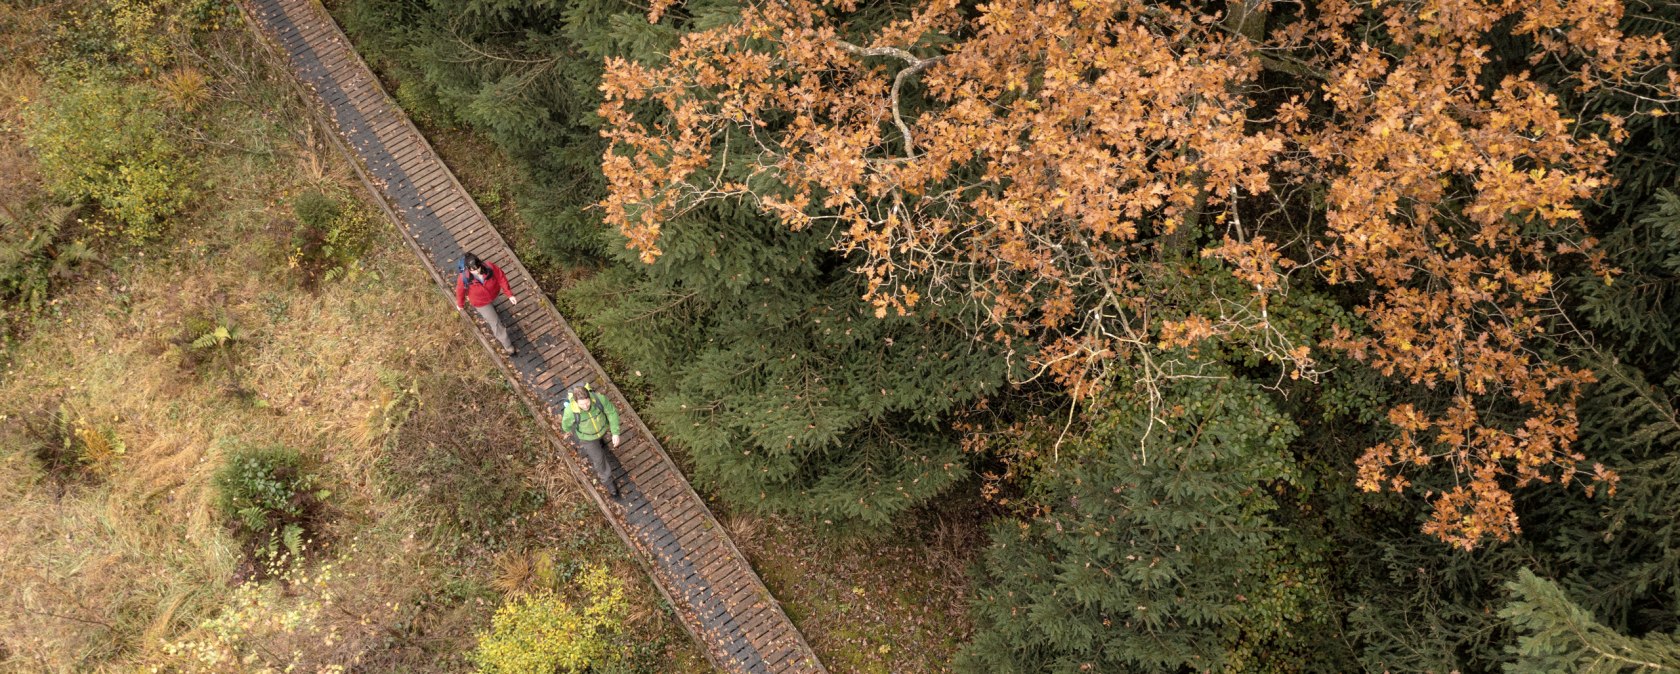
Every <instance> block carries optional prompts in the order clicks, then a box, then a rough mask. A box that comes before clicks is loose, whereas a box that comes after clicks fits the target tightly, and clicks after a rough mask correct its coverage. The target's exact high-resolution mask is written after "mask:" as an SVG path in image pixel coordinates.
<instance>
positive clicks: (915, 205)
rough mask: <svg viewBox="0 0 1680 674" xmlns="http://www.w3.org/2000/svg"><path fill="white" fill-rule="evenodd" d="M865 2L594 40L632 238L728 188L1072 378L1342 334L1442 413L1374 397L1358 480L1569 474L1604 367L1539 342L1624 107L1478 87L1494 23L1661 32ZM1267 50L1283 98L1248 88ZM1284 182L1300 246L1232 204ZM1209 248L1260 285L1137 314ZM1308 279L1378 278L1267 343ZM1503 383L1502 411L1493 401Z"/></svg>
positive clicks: (1470, 535) (1450, 507)
mask: <svg viewBox="0 0 1680 674" xmlns="http://www.w3.org/2000/svg"><path fill="white" fill-rule="evenodd" d="M669 7H670V3H659V4H656V5H655V6H654V7H653V8H652V10H651V13H650V18H653V19H657V18H658V17H659V16H660V15H661V14H662V13H664V12H666V11H667V10H668V8H669ZM1291 7H1294V6H1293V5H1292V6H1291ZM857 9H858V8H857V6H856V3H855V2H849V1H840V2H816V1H813V0H770V1H760V2H752V3H749V4H748V5H747V6H746V7H745V8H744V9H743V12H742V16H741V19H740V21H739V22H736V23H732V24H729V25H725V26H719V27H714V28H710V29H707V30H700V31H695V32H690V33H687V34H685V35H684V36H683V38H682V40H681V42H680V44H679V45H678V46H677V47H676V48H675V49H673V50H672V51H671V52H670V53H669V54H668V57H667V58H666V59H665V60H663V61H661V62H660V63H659V64H658V65H648V64H640V63H634V62H630V61H626V60H617V59H615V60H611V61H609V63H608V68H607V73H606V77H605V79H604V82H603V85H602V88H603V91H604V92H605V94H606V96H605V98H606V101H605V103H604V104H603V105H602V107H601V109H600V113H601V115H602V117H603V119H604V120H605V122H606V125H605V131H604V134H605V135H606V137H607V139H608V140H609V142H610V147H609V149H608V151H607V153H606V155H605V156H604V158H603V170H604V172H605V174H606V177H607V179H608V181H609V185H610V192H609V194H608V196H607V197H606V199H605V200H604V201H603V202H602V204H601V205H602V207H603V209H604V211H605V213H606V219H607V221H608V222H609V223H611V224H613V225H615V226H617V227H618V228H619V229H620V230H621V231H622V232H623V233H624V234H625V235H626V236H627V237H628V238H629V240H630V245H631V246H633V247H634V248H636V249H637V250H639V251H641V253H642V255H643V258H644V259H646V260H652V259H654V258H655V257H657V256H658V255H659V253H660V249H659V240H660V232H661V229H662V228H663V227H665V226H667V225H668V224H671V223H673V222H675V221H678V219H680V218H681V217H682V215H683V214H684V213H685V212H687V211H688V210H689V209H691V208H693V207H695V206H697V205H700V204H703V203H705V202H707V201H711V200H719V199H738V200H746V201H747V202H749V203H752V204H754V205H755V206H756V207H757V208H758V209H759V210H761V211H762V212H764V213H766V214H769V215H772V216H774V217H776V218H778V219H779V220H780V221H781V222H782V223H784V224H785V225H786V226H788V227H790V228H794V229H804V228H809V227H822V228H827V229H828V230H831V231H832V232H834V236H835V239H836V241H837V242H838V244H837V247H838V248H839V249H840V250H841V251H843V252H846V253H849V254H851V259H853V260H856V271H857V272H858V273H859V274H861V275H862V277H863V279H864V280H865V299H866V300H867V301H869V302H871V303H873V304H874V306H875V307H876V310H877V313H879V314H882V315H884V314H885V313H887V312H889V311H911V310H913V308H914V307H915V305H916V304H917V303H918V302H921V301H928V300H931V301H970V302H973V303H974V304H975V305H976V306H980V307H983V308H984V309H985V314H986V319H987V326H986V327H985V330H987V331H989V333H990V334H992V335H994V336H995V337H996V338H998V339H1000V340H1003V341H1005V342H1006V343H1009V344H1012V345H1013V344H1016V343H1017V341H1019V340H1026V341H1027V342H1029V343H1030V344H1029V345H1028V348H1023V349H1021V352H1022V353H1025V354H1027V355H1026V356H1024V357H1025V358H1026V359H1027V364H1028V366H1029V370H1031V371H1035V372H1039V373H1046V374H1048V375H1049V376H1051V377H1053V378H1055V380H1056V381H1058V382H1060V383H1061V384H1062V385H1063V386H1065V387H1066V388H1067V389H1068V390H1069V391H1070V393H1071V394H1072V395H1073V396H1075V397H1076V398H1084V397H1088V396H1090V395H1091V394H1093V393H1095V392H1096V391H1097V390H1098V389H1100V387H1101V386H1103V385H1104V383H1105V382H1108V381H1110V380H1111V379H1112V377H1110V376H1109V374H1108V371H1109V368H1111V367H1116V366H1123V367H1128V368H1136V369H1138V370H1139V371H1140V372H1142V374H1141V376H1139V377H1136V379H1138V380H1140V381H1144V382H1152V381H1160V380H1163V379H1167V378H1171V377H1173V376H1175V367H1176V365H1175V362H1174V361H1172V359H1171V358H1170V357H1167V356H1164V355H1163V354H1164V353H1165V352H1166V351H1167V350H1168V349H1172V348H1176V347H1182V346H1187V345H1190V344H1193V343H1195V342H1197V341H1201V340H1205V339H1208V338H1212V337H1216V336H1221V335H1234V334H1244V335H1250V336H1252V335H1261V336H1262V338H1260V339H1252V340H1249V341H1248V342H1245V343H1252V344H1254V345H1255V348H1258V349H1260V350H1262V351H1263V352H1264V353H1263V355H1265V356H1266V357H1268V358H1270V359H1272V360H1273V361H1274V362H1278V363H1280V364H1281V365H1282V366H1283V367H1284V368H1285V370H1287V371H1290V372H1291V373H1292V374H1295V375H1300V374H1308V375H1310V374H1311V373H1312V372H1313V371H1314V370H1313V368H1314V365H1315V359H1314V357H1313V355H1312V352H1313V350H1314V349H1315V348H1330V349H1336V350H1339V351H1341V352H1344V353H1347V354H1350V355H1352V356H1353V357H1355V358H1358V359H1360V360H1363V361H1366V362H1368V363H1370V364H1371V365H1372V366H1373V367H1375V368H1377V369H1378V370H1380V371H1381V372H1383V373H1385V374H1387V375H1389V376H1392V377H1395V378H1399V379H1402V380H1404V381H1406V382H1410V383H1412V384H1417V385H1422V386H1426V387H1429V388H1431V389H1444V391H1445V392H1446V395H1445V396H1444V400H1446V401H1448V402H1447V403H1446V404H1445V405H1443V406H1442V409H1438V410H1430V411H1424V410H1418V409H1416V408H1413V407H1409V406H1402V407H1399V408H1396V409H1395V410H1394V411H1393V413H1392V414H1391V415H1390V420H1391V422H1392V423H1393V424H1394V426H1395V428H1396V429H1397V431H1398V433H1397V435H1396V437H1395V438H1394V439H1392V440H1390V441H1388V442H1384V443H1381V444H1379V445H1377V446H1376V447H1373V448H1371V449H1370V451H1369V452H1367V453H1366V455H1365V456H1364V458H1362V459H1361V460H1360V462H1359V484H1360V486H1361V487H1363V488H1365V489H1369V490H1380V489H1385V488H1393V489H1404V488H1406V487H1407V486H1408V485H1409V481H1408V478H1407V477H1406V475H1407V474H1408V473H1411V472H1413V471H1416V470H1422V468H1421V466H1423V465H1425V464H1430V463H1435V462H1438V461H1444V462H1446V463H1447V464H1448V465H1449V466H1450V468H1451V470H1452V471H1453V472H1454V473H1455V474H1456V475H1459V476H1461V478H1462V479H1461V480H1460V486H1458V487H1455V488H1454V489H1452V490H1450V491H1448V492H1446V493H1443V494H1431V495H1430V496H1431V497H1432V498H1433V500H1434V505H1435V513H1434V518H1433V519H1432V520H1431V522H1430V523H1429V525H1428V526H1427V527H1426V528H1427V530H1429V531H1430V532H1431V533H1433V534H1435V535H1437V536H1440V537H1441V538H1443V539H1444V540H1447V541H1449V542H1452V543H1454V544H1456V545H1459V546H1462V547H1471V546H1473V545H1475V544H1476V543H1477V542H1478V541H1481V540H1483V539H1485V538H1487V537H1494V538H1505V537H1508V536H1509V535H1510V534H1512V533H1514V532H1516V531H1517V530H1518V526H1517V522H1516V520H1515V516H1514V514H1512V511H1511V494H1510V491H1509V490H1510V489H1512V488H1515V487H1520V486H1522V485H1525V484H1528V483H1530V482H1533V481H1536V480H1551V479H1560V480H1562V481H1565V482H1568V481H1570V480H1571V479H1573V478H1574V477H1575V475H1576V474H1577V472H1578V470H1579V468H1578V465H1579V463H1580V462H1581V461H1583V460H1584V458H1583V457H1581V456H1580V455H1579V454H1578V453H1575V452H1573V451H1572V450H1570V445H1571V442H1572V441H1573V440H1574V436H1575V433H1576V422H1575V412H1574V405H1575V401H1576V399H1577V397H1578V396H1579V391H1580V387H1581V386H1582V385H1584V384H1586V383H1588V382H1590V381H1591V379H1592V375H1591V373H1590V372H1587V371H1585V370H1581V369H1579V368H1574V367H1571V366H1568V365H1566V364H1562V363H1558V362H1553V361H1548V360H1546V359H1545V358H1543V357H1541V355H1540V347H1541V346H1542V345H1543V344H1544V343H1545V342H1546V340H1549V339H1553V338H1554V337H1553V336H1551V335H1548V334H1547V332H1546V329H1547V324H1548V320H1547V319H1548V316H1550V315H1553V314H1555V313H1556V312H1557V308H1556V305H1555V300H1554V298H1553V295H1552V290H1553V285H1554V283H1555V281H1556V279H1555V276H1554V274H1553V271H1552V264H1553V258H1554V256H1558V255H1564V254H1578V253H1585V254H1587V255H1589V256H1591V255H1595V253H1594V252H1593V251H1592V241H1591V240H1590V238H1588V237H1586V236H1585V234H1584V232H1583V229H1582V227H1581V225H1580V223H1579V221H1578V217H1579V212H1578V211H1577V210H1576V204H1578V203H1580V202H1581V201H1582V200H1584V199H1588V198H1591V197H1592V195H1593V194H1594V192H1595V190H1597V189H1598V188H1600V187H1601V186H1602V185H1603V182H1604V180H1605V170H1604V166H1605V161H1606V159H1607V158H1608V157H1609V156H1610V155H1611V153H1612V142H1614V141H1615V140H1617V139H1616V138H1614V137H1613V136H1614V132H1615V130H1616V129H1617V128H1618V127H1617V126H1615V123H1614V120H1612V122H1611V125H1610V127H1609V128H1610V129H1611V130H1612V137H1610V138H1603V137H1599V136H1598V135H1595V134H1593V133H1590V132H1588V131H1586V130H1585V129H1584V128H1583V125H1582V123H1581V121H1580V120H1576V119H1572V118H1570V117H1569V116H1568V115H1567V113H1566V111H1564V110H1562V109H1561V108H1560V106H1559V103H1558V99H1557V97H1556V95H1555V94H1554V93H1552V92H1549V91H1548V90H1547V89H1546V87H1545V86H1543V85H1542V84H1540V83H1539V82H1538V81H1536V80H1535V79H1533V78H1532V77H1530V76H1529V75H1528V74H1526V73H1520V72H1519V73H1516V74H1511V75H1505V76H1503V77H1502V78H1501V79H1498V80H1497V81H1494V82H1490V81H1488V80H1489V76H1488V74H1489V73H1490V72H1494V71H1493V70H1492V67H1493V65H1494V59H1493V57H1492V56H1490V55H1489V48H1488V47H1487V46H1486V45H1487V43H1488V41H1489V38H1490V36H1492V35H1494V34H1495V33H1498V32H1506V33H1511V32H1514V33H1515V34H1516V35H1517V36H1518V37H1523V38H1525V39H1529V40H1531V42H1532V45H1533V53H1532V55H1531V56H1532V58H1533V59H1534V60H1536V61H1538V60H1540V59H1555V60H1559V61H1563V62H1567V63H1569V64H1571V66H1572V67H1575V68H1577V69H1578V72H1577V75H1576V80H1577V83H1578V84H1579V85H1580V86H1583V87H1596V86H1626V87H1633V86H1641V83H1642V82H1647V81H1650V80H1651V78H1652V74H1653V73H1654V72H1657V71H1658V70H1660V68H1661V65H1662V59H1663V58H1665V57H1666V55H1667V46H1666V45H1664V44H1663V43H1662V42H1661V41H1660V40H1657V39H1652V38H1642V37H1630V36H1626V35H1622V34H1621V33H1620V32H1619V31H1618V30H1617V29H1616V25H1617V23H1618V21H1619V19H1620V12H1621V6H1620V3H1618V2H1615V1H1614V0H1509V1H1503V2H1491V1H1486V0H1415V1H1408V2H1380V1H1379V2H1365V3H1354V2H1348V1H1346V0H1331V1H1328V2H1321V3H1316V4H1315V5H1314V6H1313V7H1312V8H1311V11H1310V12H1308V11H1300V10H1299V9H1297V10H1295V11H1291V12H1289V13H1288V16H1287V17H1285V18H1281V19H1278V20H1276V21H1271V22H1269V21H1268V16H1269V14H1268V13H1269V12H1271V11H1273V9H1274V8H1273V7H1272V5H1271V4H1270V3H1267V2H1257V3H1252V4H1245V3H1241V2H1237V1H1232V2H1229V3H1227V10H1228V11H1227V12H1225V13H1211V14H1202V13H1198V12H1195V11H1190V10H1185V9H1179V8H1174V7H1170V6H1163V5H1157V4H1152V3H1147V2H1142V1H1140V0H1129V1H1128V0H1121V1H1097V0H1075V1H1072V2H1034V1H1031V0H996V1H994V2H990V3H986V4H984V5H981V6H980V7H979V8H978V9H977V10H971V9H968V8H965V7H964V6H963V5H961V4H959V3H957V2H954V1H951V0H925V1H923V2H919V3H916V4H915V5H914V6H913V8H912V9H913V11H909V12H907V13H905V14H903V15H902V16H900V18H898V19H896V20H894V21H892V22H890V23H888V24H887V25H885V26H881V27H879V28H877V29H873V30H869V31H867V32H861V31H858V30H856V29H854V28H852V27H851V24H850V23H849V19H850V18H851V17H853V15H854V13H855V12H856V11H857ZM1268 23H1276V24H1278V25H1271V26H1269V25H1268ZM1268 70H1270V71H1271V72H1273V73H1277V74H1279V76H1282V77H1288V78H1292V80H1291V81H1293V82H1295V85H1293V86H1294V88H1295V92H1294V96H1292V97H1287V101H1286V102H1282V103H1277V102H1275V100H1274V99H1278V97H1276V96H1275V94H1270V93H1267V92H1264V91H1263V89H1262V82H1263V78H1264V74H1265V73H1266V72H1267V71H1268ZM1675 83H1676V80H1675V78H1674V77H1673V76H1672V75H1670V76H1669V77H1668V79H1667V81H1666V82H1658V84H1659V85H1661V88H1666V90H1665V91H1662V92H1661V94H1660V95H1662V96H1670V97H1672V96H1673V94H1674V90H1675V89H1676V86H1675ZM1268 97H1269V98H1268ZM1266 100H1274V102H1270V103H1268V102H1265V101H1266ZM1278 100H1281V99H1278ZM650 113H657V114H650ZM1302 185H1312V186H1315V188H1316V189H1318V190H1320V193H1321V194H1322V204H1321V205H1319V206H1318V208H1320V209H1322V225H1321V231H1317V232H1315V235H1314V236H1315V240H1314V241H1312V242H1311V245H1309V246H1300V245H1296V246H1294V247H1293V248H1292V250H1295V251H1297V254H1296V255H1295V256H1294V257H1290V256H1286V255H1285V254H1284V250H1285V249H1291V248H1290V247H1289V246H1284V245H1281V244H1280V242H1279V241H1278V240H1277V239H1276V234H1275V233H1273V236H1271V237H1268V231H1267V229H1266V226H1267V223H1266V222H1263V221H1259V220H1257V218H1256V217H1255V214H1256V211H1258V210H1262V209H1261V208H1260V207H1259V206H1256V205H1253V204H1263V203H1281V202H1282V201H1283V197H1281V196H1279V195H1277V194H1275V193H1276V192H1277V191H1279V190H1283V189H1290V190H1294V189H1297V188H1299V186H1302ZM1279 210H1282V209H1279ZM1245 216H1247V221H1245ZM1209 233H1211V234H1213V235H1214V237H1213V238H1217V239H1219V241H1218V243H1216V244H1213V245H1209V246H1207V247H1206V248H1203V249H1201V250H1197V249H1196V246H1197V245H1199V242H1198V238H1197V237H1207V235H1208V234H1209ZM1301 250H1307V251H1310V252H1308V253H1305V254H1301V253H1299V251H1301ZM1198 253H1199V254H1200V255H1202V256H1205V257H1211V258H1216V259H1218V260H1221V261H1223V262H1224V263H1225V264H1226V265H1227V266H1228V267H1229V268H1230V269H1231V270H1232V274H1233V275H1234V276H1235V277H1236V278H1237V279H1240V280H1241V281H1242V282H1243V285H1244V286H1245V287H1250V288H1252V295H1251V296H1250V297H1248V298H1242V299H1240V300H1239V301H1238V302H1237V303H1236V304H1235V305H1230V306H1227V307H1226V308H1225V309H1223V310H1222V311H1221V312H1220V313H1219V314H1218V315H1211V316H1203V315H1192V316H1188V317H1181V318H1177V319H1173V320H1167V319H1165V318H1163V317H1161V316H1159V312H1155V313H1152V308H1153V307H1152V301H1154V300H1155V299H1156V298H1153V297H1151V296H1150V294H1149V293H1148V292H1147V291H1145V288H1146V286H1147V285H1148V284H1147V283H1146V282H1145V281H1147V280H1151V279H1160V278H1165V277H1167V276H1169V275H1173V274H1176V273H1177V272H1176V271H1175V269H1176V268H1175V267H1174V263H1173V262H1171V260H1172V259H1175V258H1179V257H1182V256H1183V255H1185V254H1191V255H1193V254H1198ZM1593 260H1594V263H1595V264H1596V258H1594V259H1593ZM1303 269H1305V270H1310V273H1314V274H1317V275H1318V277H1319V278H1321V279H1322V280H1323V281H1325V282H1327V283H1330V284H1358V287H1360V288H1363V289H1367V290H1368V291H1369V295H1368V299H1367V300H1366V301H1365V302H1363V303H1362V304H1360V305H1359V306H1357V307H1355V310H1356V312H1357V313H1358V315H1359V316H1361V317H1362V318H1363V319H1364V322H1365V324H1366V326H1367V327H1368V332H1359V333H1356V332H1353V331H1349V330H1346V329H1339V330H1338V332H1337V333H1336V334H1335V336H1334V337H1333V338H1332V339H1330V340H1328V341H1326V342H1325V343H1324V344H1302V343H1296V342H1293V341H1291V340H1289V339H1288V338H1286V337H1284V331H1282V330H1280V329H1278V328H1277V327H1276V326H1275V325H1273V324H1272V318H1271V315H1270V314H1269V313H1268V311H1267V309H1268V306H1269V303H1270V302H1272V300H1273V298H1274V297H1277V296H1280V295H1285V294H1287V292H1288V288H1289V279H1290V275H1291V274H1293V273H1298V272H1299V271H1301V270H1303ZM922 293H927V294H928V295H929V297H923V296H922ZM1226 299H1227V300H1230V298H1226ZM1228 304H1229V303H1228ZM1490 401H1493V402H1497V403H1498V404H1500V405H1505V406H1515V407H1516V408H1518V409H1519V410H1520V413H1519V414H1518V415H1517V416H1518V417H1520V419H1521V420H1520V421H1518V422H1515V423H1510V422H1505V421H1499V420H1495V419H1492V418H1489V415H1488V414H1486V413H1485V411H1484V410H1485V409H1486V408H1487V406H1488V405H1489V404H1490ZM1595 477H1598V478H1600V479H1602V480H1611V479H1613V476H1611V475H1609V474H1608V473H1605V472H1604V471H1603V470H1602V469H1597V470H1596V474H1595Z"/></svg>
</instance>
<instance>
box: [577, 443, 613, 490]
mask: <svg viewBox="0 0 1680 674" xmlns="http://www.w3.org/2000/svg"><path fill="white" fill-rule="evenodd" d="M611 438H612V436H610V435H604V436H601V437H599V438H595V439H594V440H583V439H579V438H578V436H576V435H573V436H572V439H573V440H577V443H578V448H579V449H582V450H583V455H584V456H587V457H589V465H591V466H593V467H594V468H595V476H596V477H598V478H601V486H603V487H606V488H607V493H609V494H613V495H615V496H616V495H618V486H617V485H616V484H614V483H613V468H614V467H617V466H620V464H619V462H618V457H617V456H616V455H614V454H613V453H612V450H611V449H609V448H608V447H607V444H606V443H607V441H608V440H610V439H611Z"/></svg>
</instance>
